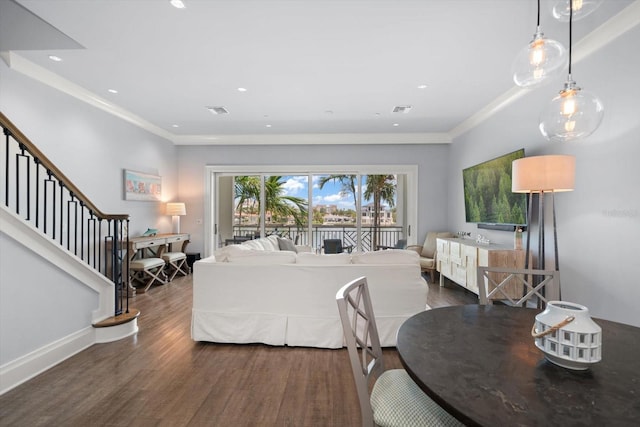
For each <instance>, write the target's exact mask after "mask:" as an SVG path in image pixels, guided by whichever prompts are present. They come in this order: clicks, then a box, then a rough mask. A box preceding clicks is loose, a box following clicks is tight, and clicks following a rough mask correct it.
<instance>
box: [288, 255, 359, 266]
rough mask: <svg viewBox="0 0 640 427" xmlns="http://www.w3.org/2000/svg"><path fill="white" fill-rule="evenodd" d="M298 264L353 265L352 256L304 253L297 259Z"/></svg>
mask: <svg viewBox="0 0 640 427" xmlns="http://www.w3.org/2000/svg"><path fill="white" fill-rule="evenodd" d="M296 264H304V265H347V264H351V254H349V253H346V252H344V253H341V254H314V253H312V252H302V253H299V254H298V256H297V257H296Z"/></svg>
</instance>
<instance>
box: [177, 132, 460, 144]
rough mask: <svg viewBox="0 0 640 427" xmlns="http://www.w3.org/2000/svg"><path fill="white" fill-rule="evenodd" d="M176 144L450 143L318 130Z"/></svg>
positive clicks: (434, 136) (193, 138) (443, 138)
mask: <svg viewBox="0 0 640 427" xmlns="http://www.w3.org/2000/svg"><path fill="white" fill-rule="evenodd" d="M174 143H175V144H176V145H336V144H339V145H346V144H355V145H373V144H376V145H379V144H393V145H398V144H450V143H451V137H450V136H449V134H447V133H316V134H276V135H257V134H256V135H215V136H214V135H182V136H175V137H174Z"/></svg>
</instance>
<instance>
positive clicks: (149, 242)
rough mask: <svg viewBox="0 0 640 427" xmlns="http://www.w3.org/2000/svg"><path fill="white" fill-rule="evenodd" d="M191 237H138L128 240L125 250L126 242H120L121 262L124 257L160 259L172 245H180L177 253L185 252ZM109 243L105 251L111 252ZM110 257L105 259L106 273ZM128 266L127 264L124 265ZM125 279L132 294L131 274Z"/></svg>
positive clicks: (128, 273)
mask: <svg viewBox="0 0 640 427" xmlns="http://www.w3.org/2000/svg"><path fill="white" fill-rule="evenodd" d="M190 238H191V236H190V235H189V234H187V233H164V234H156V235H155V236H140V237H130V238H129V246H128V247H127V248H125V246H126V242H124V241H123V242H120V247H121V248H122V252H123V254H122V259H123V262H124V260H126V258H125V257H128V260H129V261H131V260H133V259H134V258H135V257H136V256H139V257H141V258H145V257H146V255H149V254H150V255H151V256H152V257H154V258H161V257H162V254H163V253H164V251H165V250H167V248H168V249H169V251H171V250H172V249H171V248H172V245H173V244H176V245H178V244H179V245H180V249H179V252H185V250H186V249H187V245H188V244H189V240H190ZM111 245H112V242H111V241H107V243H106V249H107V251H109V250H111ZM110 260H111V258H110V257H107V261H108V262H107V272H110V271H111V265H110ZM126 265H127V266H129V263H127V264H126ZM126 277H127V279H126V282H127V284H128V286H129V290H131V291H133V292H134V295H135V288H134V287H133V286H131V280H130V277H131V272H130V271H127V276H126Z"/></svg>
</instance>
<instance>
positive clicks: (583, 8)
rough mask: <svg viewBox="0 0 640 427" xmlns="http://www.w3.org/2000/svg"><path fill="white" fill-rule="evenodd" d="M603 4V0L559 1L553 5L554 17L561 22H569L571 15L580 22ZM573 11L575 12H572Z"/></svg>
mask: <svg viewBox="0 0 640 427" xmlns="http://www.w3.org/2000/svg"><path fill="white" fill-rule="evenodd" d="M601 4H602V0H558V1H556V3H555V4H554V5H553V9H552V11H551V12H552V13H553V17H554V18H556V19H557V20H558V21H560V22H569V15H571V14H573V18H572V19H573V20H574V21H579V20H581V19H582V18H584V17H585V16H587V15H589V14H591V12H593V11H594V10H596V9H597V8H598V7H600V5H601ZM572 10H573V12H572Z"/></svg>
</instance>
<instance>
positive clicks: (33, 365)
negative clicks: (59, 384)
mask: <svg viewBox="0 0 640 427" xmlns="http://www.w3.org/2000/svg"><path fill="white" fill-rule="evenodd" d="M95 342H96V335H95V329H94V328H93V327H88V328H84V329H82V330H80V331H78V332H75V333H73V334H71V335H68V336H66V337H64V338H62V339H59V340H58V341H55V342H52V343H50V344H47V345H46V346H44V347H41V348H39V349H37V350H35V351H32V352H31V353H28V354H25V355H24V356H22V357H19V358H18V359H15V360H12V361H11V362H9V363H7V364H5V365H3V366H0V395H2V394H4V393H6V392H7V391H9V390H11V389H13V388H14V387H17V386H19V385H20V384H22V383H23V382H25V381H28V380H30V379H31V378H33V377H35V376H36V375H38V374H40V373H42V372H44V371H46V370H47V369H49V368H51V367H53V366H55V365H57V364H58V363H60V362H62V361H63V360H65V359H68V358H70V357H71V356H73V355H74V354H76V353H79V352H80V351H82V350H84V349H86V348H87V347H90V346H91V345H93V344H94V343H95Z"/></svg>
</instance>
